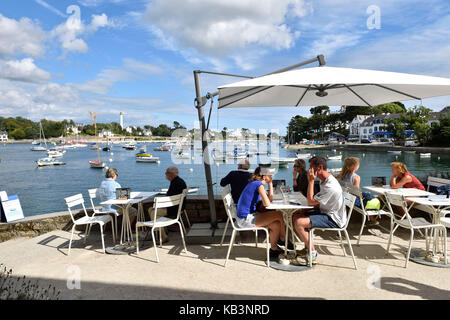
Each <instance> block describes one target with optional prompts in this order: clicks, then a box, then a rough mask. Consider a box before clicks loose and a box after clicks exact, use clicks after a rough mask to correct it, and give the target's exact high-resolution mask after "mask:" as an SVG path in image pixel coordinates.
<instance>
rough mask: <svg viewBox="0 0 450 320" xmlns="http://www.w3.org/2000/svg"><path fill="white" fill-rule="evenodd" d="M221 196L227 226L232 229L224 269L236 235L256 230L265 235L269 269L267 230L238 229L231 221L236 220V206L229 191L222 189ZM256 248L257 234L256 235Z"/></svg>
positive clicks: (258, 228)
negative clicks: (229, 224)
mask: <svg viewBox="0 0 450 320" xmlns="http://www.w3.org/2000/svg"><path fill="white" fill-rule="evenodd" d="M221 195H222V200H223V204H224V207H225V211H226V213H227V216H228V221H227V226H228V222H230V223H231V226H232V228H233V233H232V234H231V239H230V246H229V247H228V252H227V258H226V260H225V265H224V267H226V266H227V263H228V258H229V257H230V253H231V249H232V248H233V244H234V241H235V238H236V233H237V232H239V231H255V233H256V232H258V230H262V231H264V232H265V233H266V245H267V249H266V251H267V267H270V257H269V249H270V243H269V230H268V229H267V228H264V227H254V228H240V227H238V226H236V225H235V223H234V221H233V219H235V218H236V206H235V205H234V202H233V197H232V196H231V193H230V191H229V189H228V188H224V189H223V190H222V192H221ZM225 232H226V228H225ZM225 232H224V235H223V236H222V241H223V238H224V236H225ZM256 246H258V234H257V233H256Z"/></svg>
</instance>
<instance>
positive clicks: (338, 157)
mask: <svg viewBox="0 0 450 320" xmlns="http://www.w3.org/2000/svg"><path fill="white" fill-rule="evenodd" d="M327 159H328V160H334V161H338V160H342V154H341V155H339V156H327Z"/></svg>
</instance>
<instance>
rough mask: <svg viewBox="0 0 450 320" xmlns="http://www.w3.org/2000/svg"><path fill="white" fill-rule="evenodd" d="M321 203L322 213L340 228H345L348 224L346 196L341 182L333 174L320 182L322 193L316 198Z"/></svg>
mask: <svg viewBox="0 0 450 320" xmlns="http://www.w3.org/2000/svg"><path fill="white" fill-rule="evenodd" d="M314 199H315V200H316V201H317V202H319V203H320V212H321V213H325V214H327V215H328V216H330V217H331V219H333V221H334V222H336V224H337V225H338V226H339V227H341V228H342V227H344V225H345V224H346V222H347V213H346V211H345V203H344V195H343V194H342V188H341V185H340V184H339V182H338V181H337V180H336V178H335V177H333V176H332V175H331V174H330V176H329V177H328V178H327V179H326V180H325V181H323V182H322V181H321V182H320V192H319V193H318V194H316V195H315V196H314Z"/></svg>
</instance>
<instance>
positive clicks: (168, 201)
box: [153, 189, 188, 221]
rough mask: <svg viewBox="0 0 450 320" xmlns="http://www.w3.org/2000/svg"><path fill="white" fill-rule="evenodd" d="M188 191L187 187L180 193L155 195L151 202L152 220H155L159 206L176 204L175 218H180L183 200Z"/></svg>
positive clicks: (166, 206)
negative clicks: (152, 209)
mask: <svg viewBox="0 0 450 320" xmlns="http://www.w3.org/2000/svg"><path fill="white" fill-rule="evenodd" d="M187 193H188V189H184V190H183V192H182V193H180V194H177V195H174V196H165V197H156V198H155V201H154V202H153V208H154V209H155V210H154V214H155V217H154V221H156V217H157V211H158V209H160V208H168V207H174V206H178V213H177V219H179V218H180V215H181V209H182V208H183V201H184V198H185V197H186V195H187Z"/></svg>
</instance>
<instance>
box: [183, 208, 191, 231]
mask: <svg viewBox="0 0 450 320" xmlns="http://www.w3.org/2000/svg"><path fill="white" fill-rule="evenodd" d="M184 216H185V217H186V221H187V224H188V226H189V228H190V227H191V226H192V225H191V221H189V216H188V214H187V211H186V210H184Z"/></svg>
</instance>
